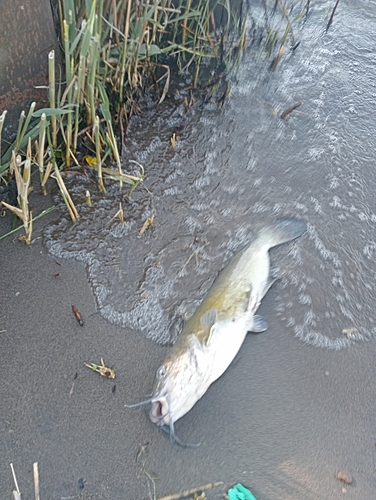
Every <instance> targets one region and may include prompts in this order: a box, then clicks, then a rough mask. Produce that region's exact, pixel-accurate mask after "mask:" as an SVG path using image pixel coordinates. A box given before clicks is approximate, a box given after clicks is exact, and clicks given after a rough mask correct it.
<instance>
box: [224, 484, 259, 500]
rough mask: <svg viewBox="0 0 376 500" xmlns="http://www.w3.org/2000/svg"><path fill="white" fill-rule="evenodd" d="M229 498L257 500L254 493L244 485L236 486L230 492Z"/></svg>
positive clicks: (230, 499)
mask: <svg viewBox="0 0 376 500" xmlns="http://www.w3.org/2000/svg"><path fill="white" fill-rule="evenodd" d="M227 496H228V498H229V500H256V498H255V497H254V496H253V495H252V493H251V492H250V491H249V490H247V488H245V487H244V486H243V485H242V484H236V485H235V486H234V487H233V488H231V489H230V490H228V493H227Z"/></svg>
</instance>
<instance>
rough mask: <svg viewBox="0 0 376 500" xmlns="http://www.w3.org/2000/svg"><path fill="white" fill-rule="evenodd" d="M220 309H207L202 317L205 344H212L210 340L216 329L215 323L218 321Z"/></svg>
mask: <svg viewBox="0 0 376 500" xmlns="http://www.w3.org/2000/svg"><path fill="white" fill-rule="evenodd" d="M217 318H218V311H217V309H210V310H209V311H206V313H205V314H203V315H202V316H201V318H200V323H201V326H202V328H203V329H204V341H203V343H204V344H205V345H209V344H210V340H211V338H212V335H213V332H214V330H215V323H216V322H217Z"/></svg>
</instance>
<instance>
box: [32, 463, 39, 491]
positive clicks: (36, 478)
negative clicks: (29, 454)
mask: <svg viewBox="0 0 376 500" xmlns="http://www.w3.org/2000/svg"><path fill="white" fill-rule="evenodd" d="M33 476H34V494H35V500H40V495H39V472H38V462H34V463H33Z"/></svg>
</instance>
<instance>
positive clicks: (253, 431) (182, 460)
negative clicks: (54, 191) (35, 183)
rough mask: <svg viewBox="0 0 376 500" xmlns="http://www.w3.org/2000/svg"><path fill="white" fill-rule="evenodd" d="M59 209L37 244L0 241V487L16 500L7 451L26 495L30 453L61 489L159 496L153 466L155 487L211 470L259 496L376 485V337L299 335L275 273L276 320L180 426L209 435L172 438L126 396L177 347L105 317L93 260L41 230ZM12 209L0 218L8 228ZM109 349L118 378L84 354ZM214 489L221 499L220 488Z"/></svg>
mask: <svg viewBox="0 0 376 500" xmlns="http://www.w3.org/2000/svg"><path fill="white" fill-rule="evenodd" d="M32 200H34V202H33V203H34V204H35V203H36V201H38V203H39V195H38V194H35V195H34V198H32ZM44 203H47V204H48V203H49V200H44ZM57 217H58V213H57V212H53V213H52V214H50V215H48V216H46V217H44V218H42V219H40V220H38V221H37V222H36V223H35V228H34V237H36V238H37V239H36V240H35V241H34V243H33V244H32V246H31V247H26V245H24V244H23V243H20V242H17V241H16V242H13V241H12V237H8V238H7V239H5V240H2V241H0V248H1V256H2V266H1V287H0V304H1V322H0V330H1V333H0V343H1V354H2V355H1V357H2V383H1V385H0V400H1V414H0V429H1V435H2V440H1V456H2V460H1V464H0V490H1V498H11V491H12V489H13V480H12V475H11V470H10V467H9V464H10V463H11V462H12V463H13V464H14V467H15V470H16V474H17V478H18V482H19V486H20V490H21V492H22V498H24V499H28V498H29V499H31V498H34V496H33V495H34V494H33V475H32V464H33V462H38V464H39V472H40V485H41V498H42V499H51V500H60V499H78V498H80V499H103V500H122V499H147V498H153V481H151V480H150V479H148V475H149V476H150V477H152V478H156V479H154V483H155V487H156V491H157V495H156V496H157V497H160V496H163V495H167V494H170V493H178V492H179V491H181V490H184V489H189V488H194V487H196V486H199V485H203V484H206V483H210V482H213V481H223V482H224V483H225V484H226V485H228V486H231V485H233V484H234V483H237V482H241V483H242V484H244V485H245V486H247V487H249V488H250V489H251V491H252V492H253V494H254V495H255V497H256V498H257V500H277V499H278V500H287V499H289V500H317V499H342V498H346V499H349V500H350V499H356V500H367V499H370V500H371V499H372V498H374V497H375V466H376V447H375V443H376V430H375V429H376V428H375V411H374V402H375V400H376V386H375V383H374V381H375V378H376V364H375V355H376V342H369V343H360V344H359V345H355V346H353V347H351V348H350V349H345V350H343V351H339V352H334V351H329V350H324V349H319V348H314V347H310V346H308V345H305V344H303V343H302V342H301V341H299V340H298V339H296V338H294V336H293V334H292V332H291V331H289V330H288V329H286V328H285V327H284V326H283V325H282V324H281V322H280V321H279V319H278V317H277V315H276V313H275V312H274V308H273V304H274V303H275V299H276V297H277V296H278V290H279V285H278V282H277V283H276V284H275V285H274V286H273V287H272V289H271V290H270V291H269V293H268V294H267V296H266V298H265V299H264V301H263V303H262V305H261V308H260V314H263V315H264V316H265V317H266V318H267V320H268V323H269V329H268V331H267V332H265V333H263V334H260V335H249V336H248V337H247V339H246V341H245V343H244V345H243V347H242V349H241V350H240V352H239V354H238V356H237V357H236V359H235V361H234V363H233V364H232V365H231V367H230V368H229V369H228V370H227V372H226V373H225V374H224V376H222V377H221V378H220V379H219V380H218V381H217V382H216V383H215V384H213V386H212V387H211V388H210V389H209V391H208V392H207V394H206V395H205V396H204V397H203V399H202V400H201V401H200V402H199V403H198V404H197V405H196V406H195V407H194V408H193V409H192V410H191V411H190V412H189V414H187V415H186V416H185V417H184V418H183V419H181V420H180V421H179V422H178V423H177V424H176V431H177V433H178V435H179V436H180V438H181V439H182V440H185V441H190V442H201V443H202V444H201V446H200V447H199V448H198V449H196V450H182V449H179V448H175V447H172V446H171V444H170V442H169V440H168V437H167V436H166V435H165V434H163V433H161V432H159V431H158V429H157V428H156V426H154V425H153V424H152V423H151V422H150V421H149V419H148V418H147V416H146V415H145V413H144V410H143V409H142V408H136V409H127V408H124V403H134V402H137V401H140V400H142V399H144V398H145V397H146V395H147V394H148V393H149V392H150V390H151V387H152V383H153V377H154V373H155V371H156V369H157V368H158V366H159V364H160V362H161V361H162V360H163V358H164V356H165V354H166V352H167V350H168V347H163V346H160V345H156V344H154V343H153V342H151V341H149V340H147V339H145V338H144V337H143V336H142V335H140V334H138V333H137V332H132V331H128V330H126V329H123V328H119V327H117V326H114V325H111V324H109V323H108V322H106V321H105V320H104V319H103V318H102V317H101V316H100V314H99V313H98V312H97V309H96V303H95V299H94V296H93V294H92V292H91V289H90V287H89V285H88V282H87V279H86V274H85V269H84V267H83V266H82V265H80V264H78V263H75V262H72V261H65V260H60V261H59V262H60V264H61V265H59V264H57V262H56V261H55V259H54V258H52V257H50V256H49V255H48V254H47V253H46V251H45V249H44V247H43V245H42V241H41V238H40V236H41V229H42V227H43V225H44V224H46V223H48V221H49V220H54V219H56V218H57ZM9 221H10V216H9V214H7V216H6V217H4V218H2V219H0V234H4V233H5V232H6V231H7V230H8V229H9ZM56 273H58V274H59V276H54V275H55V274H56ZM124 286H127V285H126V283H124ZM72 305H75V306H76V307H77V309H78V310H79V311H80V313H81V315H82V317H83V320H84V322H85V323H84V326H80V325H79V324H78V322H77V321H76V319H75V317H74V315H73V313H72V309H71V306H72ZM150 328H153V325H150ZM101 358H103V359H104V361H105V363H106V364H107V365H108V366H110V367H112V368H113V369H114V370H115V372H116V378H115V380H108V379H105V378H103V377H101V376H99V375H98V374H97V373H94V372H93V371H91V370H90V369H88V368H87V367H85V365H84V362H96V363H99V362H100V359H101ZM76 374H77V376H76ZM75 376H76V378H75ZM74 378H75V380H74ZM73 380H74V386H73V390H72V385H73ZM141 445H143V446H144V448H140V446H141ZM339 470H346V471H348V472H349V473H350V474H351V475H352V476H353V479H354V480H353V483H352V484H351V485H346V484H344V483H342V482H340V481H338V480H337V479H336V478H335V475H336V472H337V471H339ZM82 487H83V488H82ZM207 498H209V499H210V498H213V499H214V498H223V497H222V496H221V493H220V491H219V490H218V489H217V490H216V492H208V493H207Z"/></svg>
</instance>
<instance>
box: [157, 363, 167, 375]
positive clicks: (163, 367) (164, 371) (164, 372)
mask: <svg viewBox="0 0 376 500" xmlns="http://www.w3.org/2000/svg"><path fill="white" fill-rule="evenodd" d="M166 371H167V370H166V367H165V366H164V365H162V366H161V367H160V368H158V371H157V377H158V378H163V377H164V376H165V375H166Z"/></svg>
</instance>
